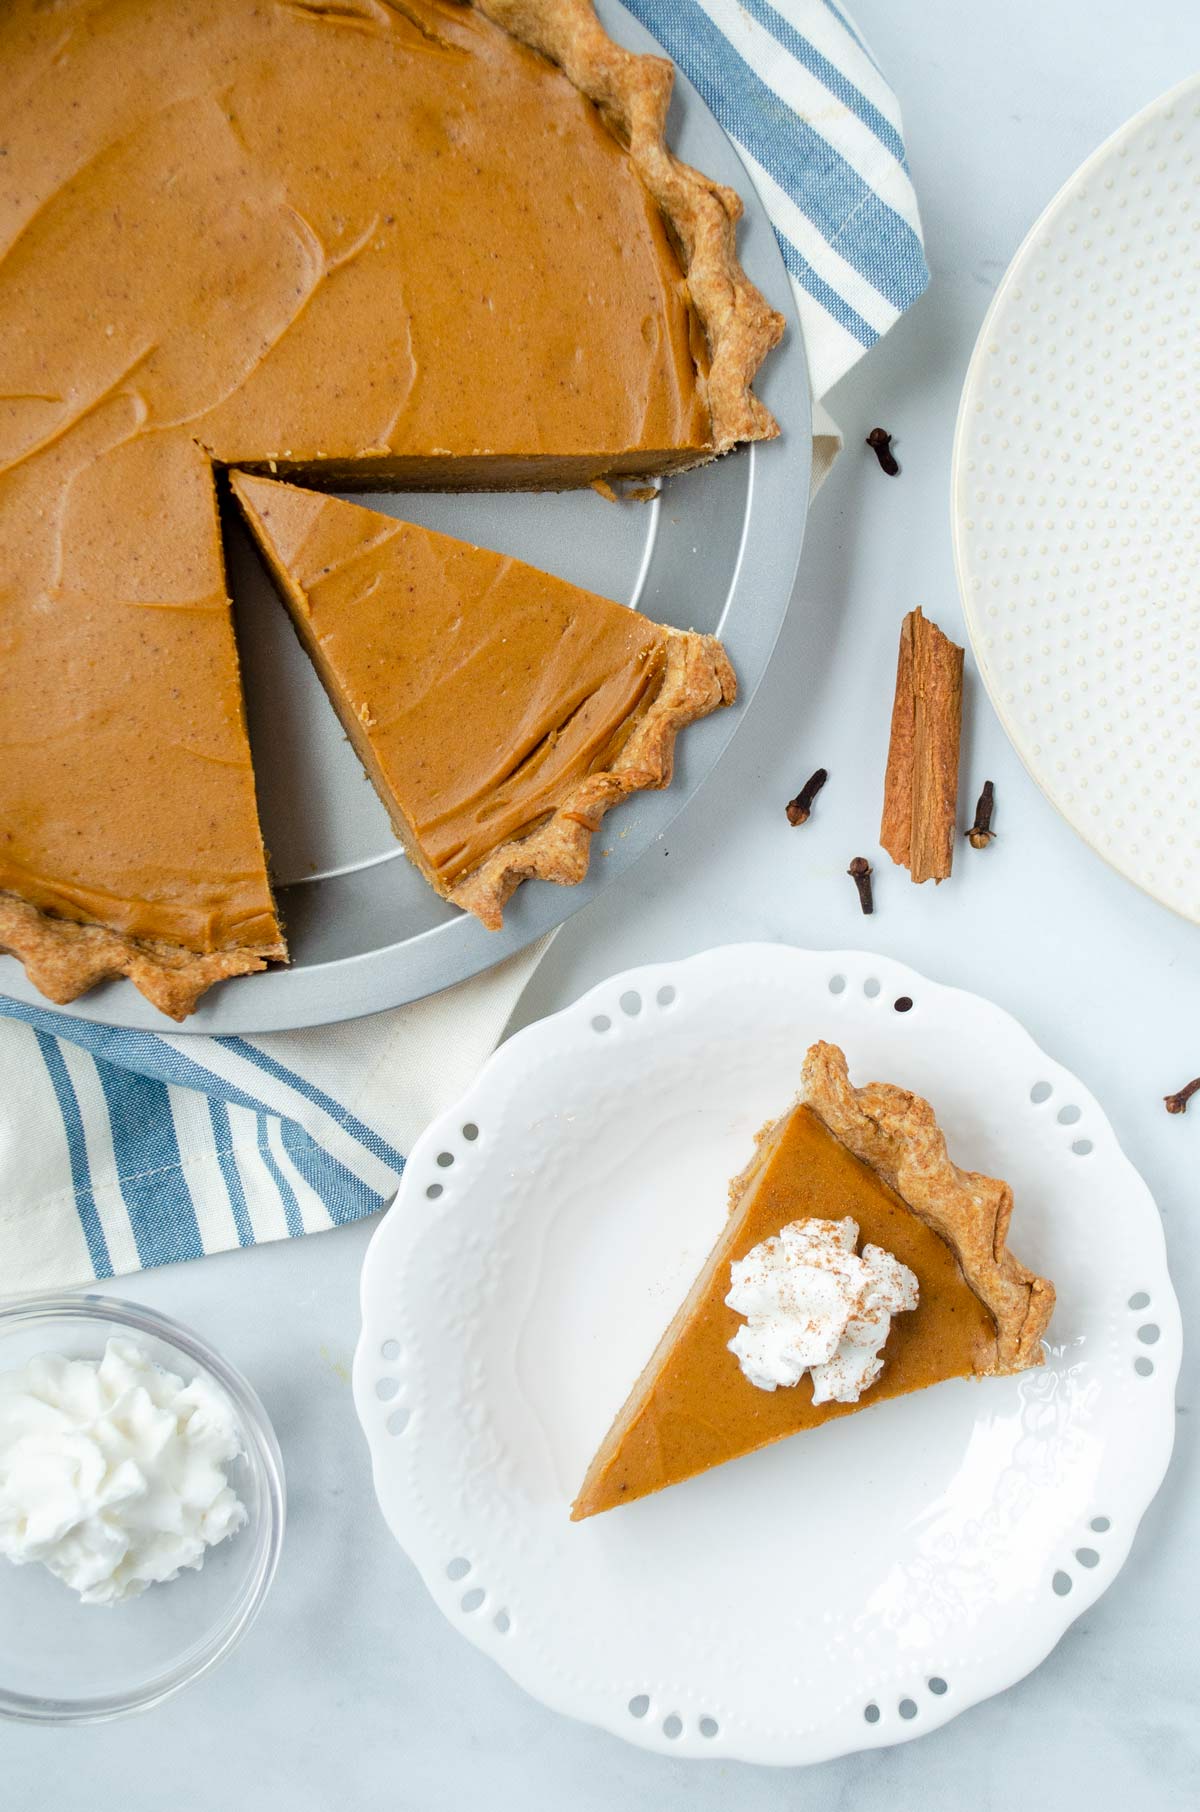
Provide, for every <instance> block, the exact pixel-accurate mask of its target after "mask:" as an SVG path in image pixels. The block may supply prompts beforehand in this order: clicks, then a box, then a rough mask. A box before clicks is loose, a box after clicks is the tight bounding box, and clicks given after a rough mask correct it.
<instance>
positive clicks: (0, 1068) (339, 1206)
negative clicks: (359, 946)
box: [0, 0, 928, 1295]
mask: <svg viewBox="0 0 1200 1812" xmlns="http://www.w3.org/2000/svg"><path fill="white" fill-rule="evenodd" d="M626 3H627V4H628V6H629V8H630V10H631V11H632V12H633V13H634V14H635V15H636V16H637V18H639V19H640V20H641V21H642V23H643V24H644V25H645V26H646V27H647V28H648V29H649V30H650V31H651V32H652V33H653V34H654V36H655V37H656V38H657V39H658V41H659V42H660V43H661V44H662V46H663V48H664V50H665V51H666V52H667V54H668V55H669V56H670V57H671V58H672V59H673V60H674V62H675V63H676V65H677V66H678V67H679V69H681V70H682V71H683V73H684V74H685V75H686V76H687V77H688V78H689V79H690V80H691V81H692V82H693V83H694V84H695V86H696V87H697V88H698V89H699V91H700V93H701V95H702V96H703V97H704V99H705V101H706V102H707V103H708V106H709V107H710V108H711V109H712V111H713V113H714V114H715V115H716V117H717V119H718V120H719V121H720V123H721V125H722V126H723V127H724V128H725V130H726V132H728V133H729V135H730V137H731V138H733V139H734V140H735V141H736V142H737V144H738V146H739V147H740V149H741V152H742V155H743V157H744V158H745V161H746V164H747V167H748V169H749V172H750V176H751V179H752V180H753V182H754V185H755V187H756V189H757V190H758V193H759V195H760V197H761V199H762V201H763V203H764V205H765V207H766V209H767V212H768V214H769V215H770V218H771V221H772V223H773V224H774V227H775V231H776V235H777V237H778V239H779V244H780V248H781V250H782V252H783V257H784V262H785V264H786V265H787V269H788V271H789V272H790V274H791V278H792V283H793V287H794V290H795V294H796V301H797V304H798V307H799V311H800V319H801V322H802V325H803V328H804V338H805V347H806V350H807V353H808V362H809V369H810V373H811V378H812V389H813V395H814V397H816V398H820V397H821V396H823V395H824V394H825V392H826V391H827V390H828V389H829V388H830V386H831V385H832V384H834V383H836V381H837V379H838V378H840V377H841V376H842V375H843V374H844V373H845V372H846V371H848V370H849V368H850V366H851V365H853V364H854V363H855V361H856V360H857V359H859V358H861V357H862V355H863V353H864V352H866V351H867V350H869V349H870V347H871V346H873V345H874V343H875V341H876V340H877V339H879V338H880V337H881V336H882V335H883V334H885V333H886V332H887V330H888V328H889V327H890V326H891V325H892V323H893V322H894V321H895V320H896V319H897V318H898V317H899V316H900V315H901V314H902V313H903V312H904V310H905V309H906V308H907V307H908V306H909V305H910V303H912V302H914V301H915V300H916V298H917V297H918V296H919V295H920V293H921V291H922V290H923V289H924V287H925V284H926V283H927V281H928V271H927V269H926V266H925V258H924V253H923V251H922V246H921V228H920V220H919V217H918V214H917V205H916V199H915V197H914V195H913V190H912V184H911V181H910V178H909V173H908V165H907V162H906V160H905V154H904V143H903V139H902V136H901V124H900V110H899V108H898V106H897V104H896V99H895V96H894V95H893V94H892V92H891V90H890V89H889V87H888V85H887V83H886V82H885V80H884V78H883V76H882V75H881V73H880V71H879V68H878V65H877V64H876V62H875V60H874V58H873V57H872V55H871V53H870V51H869V50H868V49H867V47H866V45H865V43H864V42H863V39H862V37H861V36H860V34H859V32H858V31H857V29H856V28H855V26H854V25H853V24H852V23H851V21H850V19H849V18H848V17H847V15H846V12H845V11H844V9H842V8H841V7H840V6H838V5H835V4H834V0H779V3H778V4H772V0H626ZM814 440H815V445H814V485H815V484H818V483H819V482H820V480H821V478H822V477H823V476H824V474H825V472H826V471H827V470H828V468H829V464H830V463H831V461H832V459H833V457H834V455H835V453H836V451H837V448H838V446H839V445H840V440H839V437H838V434H837V429H836V427H835V426H834V424H833V423H832V422H831V421H830V420H829V418H828V416H826V415H824V413H823V411H820V410H818V411H817V412H816V417H815V426H814ZM539 954H540V948H535V949H534V950H532V951H529V952H526V953H524V954H522V955H520V956H517V957H513V958H511V959H510V960H509V961H508V962H506V963H504V964H502V965H501V966H500V967H499V968H497V969H496V970H494V971H493V972H492V973H491V974H490V975H486V976H482V977H479V978H477V979H475V980H474V981H470V982H464V983H463V984H461V986H459V987H457V988H453V989H450V990H448V991H447V992H446V993H444V994H441V995H438V996H436V997H435V998H434V999H431V1000H426V1001H421V1002H418V1003H417V1004H416V1005H414V1006H410V1007H402V1008H399V1009H397V1010H396V1011H394V1012H389V1013H380V1014H376V1015H375V1016H374V1017H373V1018H370V1019H365V1020H358V1021H355V1022H354V1023H352V1024H347V1025H342V1026H333V1027H324V1028H319V1029H317V1030H314V1031H308V1032H288V1033H274V1034H271V1035H270V1036H266V1037H260V1038H254V1039H248V1038H199V1037H178V1036H171V1035H160V1034H158V1033H150V1032H131V1031H123V1030H116V1029H112V1028H108V1027H99V1026H93V1025H91V1024H89V1023H87V1022H86V1021H83V1020H78V1019H74V1018H72V1017H71V1016H70V1015H68V1014H65V1013H62V1012H58V1011H55V1010H53V1009H51V1008H48V1007H47V1008H45V1009H42V1008H34V1007H27V1006H25V1005H23V1004H22V1003H20V1002H18V1001H14V1000H9V999H6V998H4V997H2V996H0V1078H2V1079H3V1081H2V1088H0V1295H6V1294H9V1293H16V1292H20V1291H25V1290H37V1289H48V1288H52V1287H55V1286H57V1285H62V1284H72V1283H81V1282H85V1281H90V1280H92V1279H96V1278H106V1277H112V1276H115V1275H119V1274H120V1273H122V1272H128V1271H136V1270H140V1269H143V1268H146V1267H149V1266H152V1265H160V1264H167V1263H170V1262H172V1261H174V1260H177V1259H185V1258H199V1257H200V1256H201V1255H202V1254H203V1253H206V1252H216V1251H221V1250H224V1249H227V1248H230V1247H234V1246H248V1245H254V1244H256V1243H259V1242H261V1241H264V1240H273V1239H284V1238H294V1237H296V1236H297V1235H299V1234H303V1233H314V1232H318V1231H320V1230H321V1229H323V1228H326V1227H331V1226H336V1225H338V1224H340V1223H342V1222H345V1221H349V1220H354V1219H357V1218H358V1217H359V1216H360V1215H364V1214H370V1213H371V1212H372V1211H373V1210H374V1209H376V1208H379V1207H381V1206H383V1204H384V1203H385V1202H386V1201H387V1200H388V1199H389V1197H390V1196H391V1195H392V1194H393V1193H394V1191H395V1188H396V1184H397V1182H398V1179H399V1176H400V1172H401V1170H402V1168H403V1165H404V1153H405V1152H406V1151H407V1150H408V1149H409V1147H410V1145H411V1143H412V1141H413V1139H414V1138H415V1137H416V1136H417V1134H418V1133H419V1132H420V1130H421V1128H422V1127H423V1126H424V1125H425V1124H426V1122H427V1121H428V1120H429V1119H430V1118H432V1116H433V1115H434V1114H435V1113H437V1112H438V1111H439V1110H440V1109H441V1108H442V1107H443V1106H445V1105H446V1104H447V1103H448V1102H450V1101H453V1100H454V1099H455V1098H456V1097H457V1096H458V1095H459V1094H461V1093H462V1092H463V1090H464V1089H465V1088H466V1086H467V1084H468V1083H469V1082H470V1080H471V1078H472V1076H473V1075H474V1073H475V1071H476V1069H477V1068H478V1066H479V1064H480V1063H481V1062H482V1061H483V1059H484V1057H485V1056H486V1055H487V1053H488V1052H489V1051H490V1050H491V1049H492V1047H493V1045H494V1044H495V1042H496V1040H497V1039H498V1038H499V1037H500V1035H501V1033H502V1032H503V1029H504V1026H505V1023H506V1021H507V1019H508V1017H509V1014H510V1012H511V1010H512V1008H513V1006H514V1005H515V1003H516V1001H517V998H518V996H519V995H520V993H521V990H522V988H523V987H524V985H525V983H526V981H527V980H528V977H529V975H530V974H531V972H532V970H533V967H534V965H535V964H536V962H537V960H538V956H539ZM233 985H234V986H236V985H237V984H236V983H235V984H233Z"/></svg>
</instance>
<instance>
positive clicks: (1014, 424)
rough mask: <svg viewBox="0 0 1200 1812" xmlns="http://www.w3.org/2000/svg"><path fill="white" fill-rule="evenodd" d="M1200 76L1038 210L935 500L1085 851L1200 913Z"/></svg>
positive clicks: (1005, 685)
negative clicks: (945, 499)
mask: <svg viewBox="0 0 1200 1812" xmlns="http://www.w3.org/2000/svg"><path fill="white" fill-rule="evenodd" d="M1198 430H1200V76H1193V77H1192V78H1190V79H1189V80H1188V81H1187V82H1184V83H1182V84H1181V85H1180V86H1179V87H1178V88H1175V89H1172V90H1171V92H1170V93H1168V94H1165V95H1162V96H1160V98H1159V99H1158V100H1156V101H1154V102H1152V103H1151V105H1150V106H1149V107H1147V108H1146V109H1145V110H1144V111H1143V112H1142V113H1139V114H1138V115H1137V116H1136V117H1135V118H1134V119H1132V120H1130V121H1129V122H1128V123H1127V124H1126V125H1124V126H1122V127H1121V129H1120V131H1119V132H1117V133H1116V134H1115V135H1114V136H1113V137H1112V138H1110V139H1109V140H1108V142H1107V143H1106V144H1104V145H1102V146H1101V147H1100V149H1099V150H1098V151H1096V152H1095V153H1094V154H1093V155H1092V156H1091V157H1090V158H1088V160H1087V162H1086V163H1084V164H1083V165H1082V166H1081V167H1080V168H1079V169H1078V170H1077V171H1076V173H1075V175H1074V176H1073V177H1072V178H1071V180H1070V182H1068V183H1067V185H1066V187H1065V188H1064V189H1062V190H1061V191H1060V193H1059V194H1058V195H1057V196H1056V197H1055V199H1054V201H1052V202H1051V204H1050V206H1049V207H1048V208H1047V210H1046V212H1045V213H1044V214H1043V215H1042V217H1041V219H1040V220H1039V221H1038V222H1037V224H1036V226H1034V228H1033V229H1032V231H1031V232H1030V234H1029V236H1028V238H1027V239H1026V240H1025V243H1024V244H1023V245H1022V246H1021V249H1020V250H1019V251H1018V253H1017V255H1016V257H1015V258H1014V259H1013V261H1012V264H1011V265H1010V266H1009V269H1008V272H1007V274H1006V275H1005V277H1004V280H1003V282H1002V283H1001V285H1000V288H999V289H998V290H997V292H996V296H995V300H994V301H993V303H992V306H991V308H990V309H989V310H988V314H987V317H986V319H985V321H984V323H983V327H982V329H981V330H980V334H979V340H978V342H977V344H976V347H975V352H974V356H973V357H972V360H971V365H970V369H969V370H968V373H967V380H966V383H965V385H964V387H963V395H962V403H961V405H960V408H959V416H958V427H957V430H956V433H955V441H954V459H953V478H952V513H953V519H954V550H955V561H956V565H957V568H958V582H959V587H960V589H961V591H962V596H963V606H964V609H965V611H966V617H967V626H968V628H969V630H970V633H971V641H972V644H973V646H974V649H975V655H976V659H977V660H978V662H979V669H980V672H981V673H982V675H983V678H984V681H985V683H986V685H987V689H988V692H989V693H990V695H991V699H992V703H993V705H994V706H995V708H996V711H997V714H998V715H999V717H1000V721H1001V722H1002V723H1003V725H1004V728H1005V729H1006V730H1007V732H1008V735H1009V737H1010V738H1011V740H1012V743H1013V746H1014V747H1015V749H1016V751H1017V753H1018V755H1020V757H1021V759H1022V761H1023V762H1024V763H1025V766H1026V767H1027V768H1028V769H1029V772H1030V773H1031V775H1032V776H1033V778H1034V779H1035V780H1036V781H1037V783H1038V785H1039V786H1040V787H1041V788H1042V790H1043V792H1044V793H1045V794H1046V796H1047V797H1048V798H1049V799H1050V801H1051V803H1052V804H1053V805H1055V806H1057V808H1058V810H1059V811H1060V812H1061V813H1062V814H1063V816H1064V818H1066V820H1067V822H1068V823H1069V824H1070V825H1072V827H1073V828H1074V829H1075V830H1076V831H1078V833H1079V835H1080V836H1081V837H1083V838H1084V840H1085V841H1086V842H1088V843H1090V844H1091V846H1092V848H1093V849H1095V850H1096V851H1097V852H1098V853H1099V854H1100V855H1102V856H1103V857H1105V859H1106V860H1107V861H1109V862H1111V863H1112V865H1113V867H1114V868H1116V869H1117V870H1118V871H1119V872H1120V873H1121V874H1123V875H1126V876H1127V877H1128V878H1129V879H1130V880H1131V881H1134V882H1136V884H1137V885H1138V886H1139V887H1142V888H1144V889H1145V890H1146V892H1147V893H1149V894H1151V895H1152V896H1153V897H1154V898H1155V899H1157V900H1160V901H1161V902H1162V903H1163V904H1164V905H1165V906H1171V907H1173V908H1174V910H1175V911H1176V912H1179V913H1182V914H1183V915H1184V917H1185V918H1189V919H1192V920H1193V921H1196V922H1200V729H1198V727H1197V705H1198V703H1200V533H1198V532H1197V525H1198V524H1200V461H1198V460H1197V458H1196V455H1195V450H1194V449H1195V445H1196V438H1197V431H1198Z"/></svg>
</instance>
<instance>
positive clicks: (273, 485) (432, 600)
mask: <svg viewBox="0 0 1200 1812" xmlns="http://www.w3.org/2000/svg"><path fill="white" fill-rule="evenodd" d="M231 484H232V488H233V492H234V495H235V497H236V498H237V501H238V503H239V504H240V506H241V509H242V512H243V514H244V516H245V519H246V522H247V524H248V525H249V528H250V531H251V533H252V535H253V537H254V539H255V541H256V543H257V545H258V547H259V550H260V552H261V553H262V555H263V557H264V559H265V561H266V563H267V566H268V568H269V570H270V572H271V574H272V577H273V578H274V580H275V583H276V585H277V587H278V589H279V592H280V594H281V596H282V598H283V600H284V602H285V604H286V605H287V608H288V611H289V613H290V615H291V618H292V621H293V623H294V624H295V627H296V630H297V632H298V634H299V636H300V640H301V641H302V643H303V644H304V647H305V648H306V650H307V651H308V654H309V656H310V657H311V659H312V661H313V664H314V666H315V667H316V669H317V672H318V674H319V676H320V678H321V681H322V683H323V684H324V686H325V690H326V692H327V693H328V695H329V698H330V700H331V702H332V704H333V706H334V709H335V710H336V711H337V714H338V716H339V718H340V719H341V721H342V724H343V726H344V728H345V730H346V733H347V735H348V736H349V738H350V741H351V743H352V744H353V746H354V748H355V750H356V751H357V753H358V755H359V758H360V760H361V761H362V763H363V765H364V767H365V768H366V770H367V772H368V774H369V775H370V776H371V779H372V781H373V782H374V784H375V787H376V790H377V792H378V793H379V796H380V799H381V800H382V801H383V804H384V806H385V807H386V808H387V811H388V813H389V815H390V817H391V820H392V823H393V826H394V827H395V831H396V834H397V836H398V837H399V838H400V840H401V842H402V843H403V845H404V848H405V850H406V851H407V853H408V855H409V857H410V858H411V860H412V861H413V862H414V863H415V864H416V866H417V867H418V868H419V869H420V871H421V873H422V874H423V875H424V876H425V878H426V880H427V881H428V882H429V884H430V886H431V887H433V888H434V889H435V890H436V891H437V892H438V893H439V894H440V895H441V896H442V897H443V899H446V900H449V901H450V902H451V903H452V904H454V905H456V906H460V907H462V908H463V909H464V910H466V911H468V912H473V913H474V914H475V915H476V917H477V918H479V919H480V920H482V922H483V923H484V924H485V925H487V926H488V927H489V928H491V929H493V930H495V929H498V928H499V926H500V924H501V922H502V917H503V911H504V906H505V903H506V902H507V901H508V899H509V898H510V897H511V895H512V894H513V892H514V891H515V890H516V888H517V887H518V886H519V885H520V883H521V882H522V881H524V880H528V879H531V878H534V877H537V878H539V879H541V880H546V881H555V882H558V883H559V884H560V885H565V886H569V885H572V884H573V883H575V882H577V881H581V880H582V879H583V877H584V875H585V874H586V873H587V869H588V858H589V853H590V843H591V838H592V836H593V834H594V832H595V831H597V830H598V829H599V827H600V822H601V820H602V818H603V817H604V814H605V813H606V812H607V811H608V810H609V809H610V808H611V807H612V806H614V805H618V804H620V802H621V801H622V800H623V799H625V798H627V797H628V795H629V794H630V793H634V792H638V791H641V790H644V789H647V788H661V787H665V786H667V785H668V784H669V783H670V779H671V772H672V766H673V759H674V747H675V739H676V736H677V735H678V733H679V731H680V730H681V729H683V728H684V727H685V726H686V725H688V724H690V723H693V722H695V721H696V720H697V719H698V718H701V717H706V716H707V715H708V714H709V712H711V711H714V710H716V709H717V708H718V706H720V705H724V704H729V703H730V702H731V701H732V700H733V698H734V696H735V693H736V682H735V679H734V675H733V670H732V668H731V666H730V664H729V661H728V659H727V657H726V655H725V652H724V649H723V648H722V647H721V644H720V643H719V642H718V641H716V640H715V639H714V638H713V637H712V636H706V635H697V634H693V633H691V632H688V631H682V630H677V629H671V628H668V627H665V626H663V625H661V624H658V623H652V622H650V621H649V619H648V618H646V617H643V616H641V615H639V614H638V612H636V611H633V610H630V609H628V608H627V607H626V606H624V605H622V604H618V603H615V602H613V600H611V599H609V598H603V597H600V596H599V595H598V594H597V593H595V592H590V591H584V590H582V589H581V588H580V587H579V586H576V585H571V584H568V583H567V581H566V580H564V579H558V578H554V577H553V576H552V575H551V574H549V573H544V572H540V571H538V569H537V568H536V567H532V566H527V565H525V564H524V563H523V562H522V561H520V560H514V559H510V558H508V557H507V556H505V555H502V554H497V553H493V552H490V551H489V550H488V549H486V548H480V547H474V546H472V545H471V544H470V543H469V542H466V541H458V540H455V539H454V538H452V537H451V536H449V535H442V534H437V533H435V532H433V531H432V530H430V529H426V528H421V527H418V526H417V525H416V524H415V523H410V522H402V521H398V520H397V519H396V518H395V517H392V516H387V515H382V514H380V513H379V512H378V511H375V510H370V509H365V508H364V507H362V506H361V505H359V504H355V503H346V502H343V501H342V500H341V499H339V498H336V497H328V496H324V495H322V494H320V493H318V492H315V491H307V490H303V489H301V488H300V487H298V486H296V485H291V484H282V483H278V482H276V481H275V480H273V479H268V478H259V477H255V476H251V475H248V474H245V473H241V472H234V473H233V474H231Z"/></svg>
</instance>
